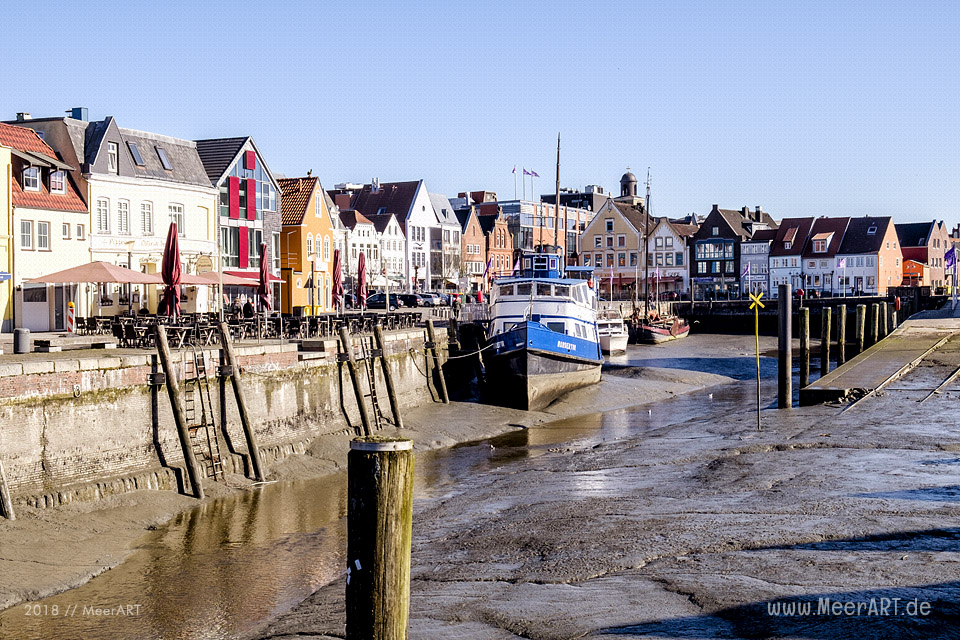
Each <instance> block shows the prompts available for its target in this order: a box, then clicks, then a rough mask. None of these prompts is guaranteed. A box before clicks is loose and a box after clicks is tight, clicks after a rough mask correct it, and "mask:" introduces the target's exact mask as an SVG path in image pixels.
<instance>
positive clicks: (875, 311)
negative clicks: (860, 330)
mask: <svg viewBox="0 0 960 640" xmlns="http://www.w3.org/2000/svg"><path fill="white" fill-rule="evenodd" d="M879 341H880V305H878V304H877V303H876V302H874V303H873V304H871V305H870V346H873V345H875V344H877V343H878V342H879Z"/></svg>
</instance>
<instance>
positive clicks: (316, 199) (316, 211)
mask: <svg viewBox="0 0 960 640" xmlns="http://www.w3.org/2000/svg"><path fill="white" fill-rule="evenodd" d="M320 198H321V195H320V194H319V193H315V194H313V215H314V217H316V218H319V217H321V216H322V215H323V210H322V209H321V208H320Z"/></svg>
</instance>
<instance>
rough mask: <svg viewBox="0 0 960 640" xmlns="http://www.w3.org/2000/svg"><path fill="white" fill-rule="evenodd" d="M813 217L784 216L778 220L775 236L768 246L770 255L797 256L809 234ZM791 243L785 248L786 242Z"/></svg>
mask: <svg viewBox="0 0 960 640" xmlns="http://www.w3.org/2000/svg"><path fill="white" fill-rule="evenodd" d="M812 226H813V218H784V219H783V220H781V221H780V228H779V229H778V230H777V237H776V238H774V240H773V244H772V245H771V246H770V256H771V257H776V256H799V255H801V254H802V253H803V247H804V245H805V244H806V242H807V236H809V235H810V227H812ZM788 242H789V243H792V244H791V245H790V248H789V249H787V247H786V243H788Z"/></svg>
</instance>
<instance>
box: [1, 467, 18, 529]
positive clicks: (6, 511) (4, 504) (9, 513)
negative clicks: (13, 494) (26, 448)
mask: <svg viewBox="0 0 960 640" xmlns="http://www.w3.org/2000/svg"><path fill="white" fill-rule="evenodd" d="M0 515H2V516H3V517H4V518H6V519H7V520H16V519H17V516H16V515H15V514H14V513H13V500H11V499H10V489H8V488H7V474H6V472H4V470H3V461H2V460H0Z"/></svg>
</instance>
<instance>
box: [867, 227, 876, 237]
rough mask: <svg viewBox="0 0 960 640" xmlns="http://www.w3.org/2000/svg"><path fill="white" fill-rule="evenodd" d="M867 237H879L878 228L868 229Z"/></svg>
mask: <svg viewBox="0 0 960 640" xmlns="http://www.w3.org/2000/svg"><path fill="white" fill-rule="evenodd" d="M867 235H868V236H875V235H877V228H876V227H870V228H869V229H867Z"/></svg>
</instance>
